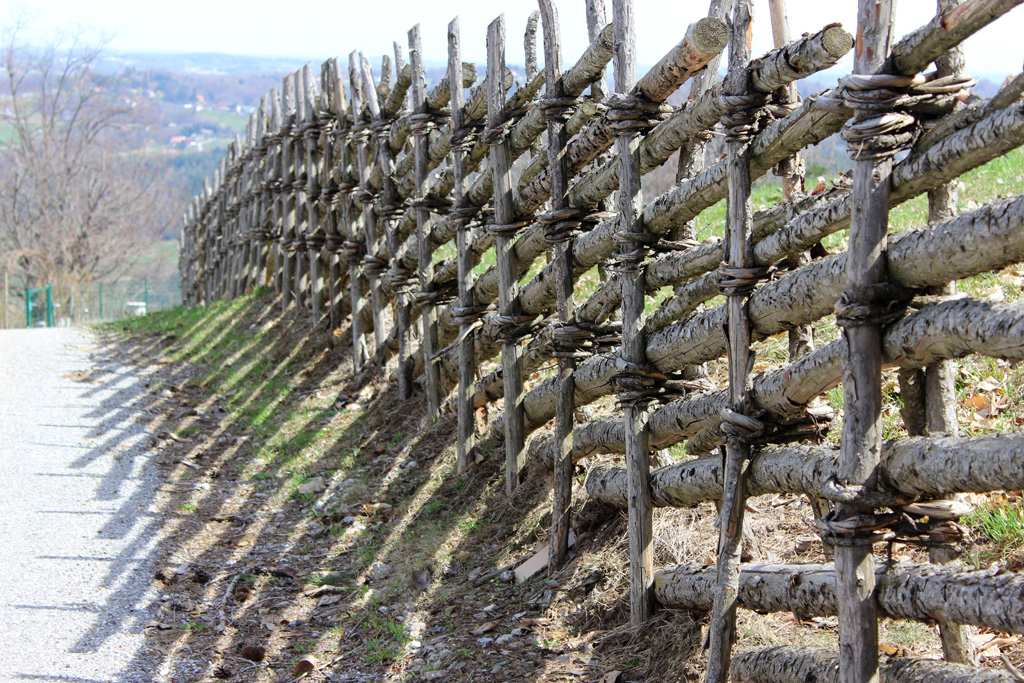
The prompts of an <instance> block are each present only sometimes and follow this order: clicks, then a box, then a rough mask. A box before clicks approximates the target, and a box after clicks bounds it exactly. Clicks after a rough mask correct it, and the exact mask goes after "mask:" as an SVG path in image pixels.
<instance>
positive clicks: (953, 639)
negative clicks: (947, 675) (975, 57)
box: [900, 0, 978, 666]
mask: <svg viewBox="0 0 1024 683" xmlns="http://www.w3.org/2000/svg"><path fill="white" fill-rule="evenodd" d="M960 4H961V3H960V0H937V3H936V8H937V10H938V12H937V13H938V15H940V16H941V15H942V14H943V13H944V12H947V11H949V10H952V9H954V8H955V7H957V6H958V5H960ZM935 65H936V72H937V75H938V76H939V77H940V78H942V77H946V76H954V75H960V74H961V73H962V71H963V67H964V55H963V50H961V49H960V48H959V47H954V48H951V49H950V50H949V51H948V52H946V54H944V55H943V56H942V57H939V58H938V59H936V60H935ZM957 187H958V181H952V182H950V183H946V184H945V185H943V186H941V187H938V188H935V189H934V190H929V192H928V222H929V223H937V222H939V221H943V220H946V219H948V218H951V217H953V216H955V215H956V212H957V197H958V193H957ZM929 291H930V292H931V293H932V294H939V295H952V294H955V293H956V283H955V282H951V283H949V284H948V285H946V286H945V287H941V288H937V289H931V290H929ZM915 374H917V375H918V376H919V377H920V379H921V385H922V389H923V391H921V392H920V396H919V399H920V400H919V401H914V402H907V403H904V409H909V410H911V411H914V410H916V409H918V408H919V409H920V413H921V415H922V417H923V418H924V427H925V429H926V431H927V432H928V433H932V434H938V433H941V434H950V435H953V436H956V435H957V432H958V422H957V415H956V393H955V386H954V383H955V379H956V362H955V361H952V360H943V361H939V362H937V363H935V364H934V365H931V366H929V367H927V368H925V369H924V371H923V372H922V371H916V373H915ZM903 377H904V373H903V372H901V373H900V382H901V392H900V393H901V394H902V381H903ZM908 403H909V405H908ZM958 554H959V553H957V552H956V551H955V550H954V549H953V548H952V547H943V546H933V547H930V548H929V549H928V559H929V560H931V561H932V562H934V563H936V564H949V563H951V562H954V561H956V560H957V558H958ZM939 638H940V640H941V641H942V654H943V657H944V658H945V659H946V661H947V662H953V663H956V664H970V665H974V666H977V665H978V656H977V654H976V652H975V648H974V647H973V646H972V644H971V640H970V634H969V633H968V630H967V629H966V628H965V627H963V626H961V625H960V624H956V623H951V622H940V623H939Z"/></svg>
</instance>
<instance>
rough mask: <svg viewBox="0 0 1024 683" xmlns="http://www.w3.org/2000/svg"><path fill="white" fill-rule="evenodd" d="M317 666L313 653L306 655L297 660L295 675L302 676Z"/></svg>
mask: <svg viewBox="0 0 1024 683" xmlns="http://www.w3.org/2000/svg"><path fill="white" fill-rule="evenodd" d="M315 668H316V660H315V659H314V658H313V657H312V656H311V655H306V656H305V657H303V658H302V659H300V660H299V661H297V662H295V667H294V668H293V669H292V675H293V676H301V675H302V674H305V673H309V672H310V671H312V670H313V669H315Z"/></svg>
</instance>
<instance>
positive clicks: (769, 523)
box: [107, 301, 1024, 683]
mask: <svg viewBox="0 0 1024 683" xmlns="http://www.w3.org/2000/svg"><path fill="white" fill-rule="evenodd" d="M257 303H258V306H255V307H252V308H250V309H248V310H246V311H245V312H243V313H242V314H240V315H239V317H238V319H237V320H234V321H232V328H233V329H248V330H252V329H257V330H261V331H262V332H263V333H264V337H265V338H267V339H272V340H273V342H272V343H268V344H267V345H266V347H265V348H260V349H257V350H252V349H250V350H248V351H245V350H244V349H240V350H239V352H238V354H237V356H236V360H234V361H232V362H236V363H238V364H239V366H240V367H242V366H244V364H245V363H249V362H252V356H254V355H255V356H258V357H259V358H260V360H261V361H262V362H263V363H264V365H265V366H266V367H269V368H273V369H274V370H273V372H274V373H276V374H275V376H277V375H281V374H287V372H290V371H283V370H281V369H282V368H285V367H293V365H289V364H290V363H292V364H294V363H296V362H297V363H298V364H299V365H301V366H302V367H303V368H304V370H303V371H302V372H296V373H294V377H291V380H290V383H289V387H288V389H287V391H286V392H282V393H281V395H280V397H279V398H278V399H275V400H274V401H273V402H271V408H270V410H271V411H272V412H273V413H274V414H276V415H279V416H285V415H289V414H290V415H301V416H302V419H303V420H304V427H303V429H300V430H297V431H295V432H294V433H288V434H276V435H274V434H268V433H265V432H264V431H261V430H262V428H261V429H253V428H252V426H251V425H247V424H245V421H244V420H242V419H240V418H239V417H238V408H237V406H238V403H239V401H238V399H239V397H243V396H244V397H248V396H254V395H256V394H258V393H259V392H261V391H264V390H266V389H265V387H266V386H269V380H268V379H267V378H266V377H265V373H266V372H270V371H267V370H264V371H263V373H264V374H260V373H249V375H248V376H245V375H244V374H243V377H244V378H243V379H240V380H238V381H237V383H236V384H235V386H234V388H233V389H231V390H229V391H228V393H220V394H211V393H210V391H211V385H210V384H209V383H208V381H207V380H206V379H204V377H206V376H207V373H208V372H209V370H210V368H209V367H208V366H206V365H204V361H203V359H201V358H200V359H196V360H194V361H193V362H191V363H177V362H171V361H170V360H167V359H169V358H170V357H171V356H172V354H174V353H176V352H180V351H181V350H182V349H183V348H184V347H185V346H186V345H187V344H189V343H190V337H189V335H188V334H186V333H184V332H181V333H179V332H171V333H167V332H166V331H162V332H158V333H154V332H150V333H144V334H138V333H136V334H132V335H123V334H118V335H112V336H110V337H109V338H108V342H107V343H108V344H109V345H111V346H114V347H117V348H118V349H119V351H121V352H128V353H130V354H131V355H133V356H135V357H143V358H144V357H149V358H158V359H164V360H166V362H165V363H164V364H163V368H164V371H163V373H162V381H163V383H162V386H164V387H166V388H164V389H161V390H160V391H159V392H157V393H155V394H154V395H153V396H152V397H151V400H150V402H149V405H147V406H146V410H147V411H149V412H150V414H151V415H153V416H154V420H155V423H159V424H160V425H161V426H160V427H159V428H157V429H154V431H155V432H156V433H158V434H160V435H161V437H160V444H159V447H160V450H161V452H160V456H159V465H160V467H161V468H162V469H163V471H164V477H165V482H166V483H165V485H164V486H163V487H161V488H162V496H163V497H162V499H161V501H160V505H161V507H162V510H163V512H164V515H165V519H166V523H165V529H164V532H163V533H164V539H165V540H164V541H163V544H162V556H161V558H160V562H159V563H158V566H159V567H160V569H159V570H158V571H157V572H156V573H155V575H154V578H153V581H154V584H155V587H156V588H157V590H158V591H159V593H160V605H161V614H160V616H159V617H158V618H157V619H155V620H154V621H153V622H151V623H150V624H149V626H148V628H147V629H146V630H147V635H148V638H149V643H150V645H151V647H152V648H153V649H154V650H155V651H156V652H157V653H158V654H159V655H160V657H161V669H160V672H159V675H160V677H161V680H167V681H173V682H176V683H184V682H194V681H217V680H229V681H293V680H308V681H323V680H330V681H419V680H445V681H531V682H534V681H602V682H607V683H614V682H615V681H698V680H700V679H701V677H702V671H703V664H702V658H703V656H704V655H703V652H702V644H703V634H702V627H703V626H705V625H706V616H705V615H703V614H691V613H686V612H680V611H673V610H665V609H662V610H660V611H659V612H657V614H656V616H655V618H654V619H653V620H652V621H651V622H650V623H649V624H647V625H645V626H644V627H643V628H641V629H631V628H630V627H629V614H628V540H627V536H626V526H625V515H624V512H620V511H617V510H610V509H607V508H603V507H600V506H598V505H596V504H594V503H592V502H589V501H588V500H587V498H586V493H585V491H584V490H583V489H582V482H583V478H584V477H583V474H584V473H585V470H584V468H582V467H581V468H579V469H578V473H577V474H578V476H577V478H576V487H575V488H576V490H575V491H574V501H575V502H574V508H573V528H574V530H575V532H576V534H577V537H578V540H577V541H576V544H575V546H574V548H573V550H572V552H571V553H570V557H569V560H568V562H567V564H566V565H565V566H564V567H563V569H562V570H561V571H559V572H558V573H556V574H554V575H552V576H548V575H547V572H546V571H540V572H538V573H537V574H536V575H535V576H533V577H532V578H530V579H528V580H526V581H524V582H522V583H519V582H517V581H516V579H515V578H514V576H513V575H512V571H511V570H512V569H514V568H515V567H517V566H519V564H521V563H522V562H523V561H524V560H526V559H528V558H529V557H531V556H532V555H533V554H534V553H535V552H536V551H537V549H538V546H540V545H542V544H543V542H544V541H546V538H547V532H548V529H549V528H550V488H551V487H550V476H549V474H548V473H547V472H544V471H539V470H536V469H535V470H528V471H527V472H526V473H525V476H524V478H523V484H522V485H520V486H519V488H518V489H517V490H516V491H515V493H514V494H513V495H512V496H511V497H506V495H505V492H504V484H503V481H502V477H503V458H502V451H501V446H500V444H495V443H493V442H490V441H485V442H483V443H482V444H481V446H480V448H479V452H478V455H477V458H476V461H475V462H474V464H473V465H472V466H471V467H470V469H469V470H468V472H467V473H466V474H465V475H463V476H456V475H455V474H454V471H453V470H454V461H455V453H454V436H455V420H454V416H453V415H451V414H449V413H446V414H444V415H442V416H441V418H440V419H438V420H437V421H436V422H434V423H430V422H429V421H428V420H426V419H425V418H424V412H425V409H424V401H423V399H422V393H420V392H417V393H416V394H415V395H414V397H413V398H412V399H410V400H408V401H400V400H399V398H398V395H397V386H396V385H395V384H393V383H389V382H386V381H384V380H382V379H380V377H384V376H386V375H385V374H384V373H379V376H375V375H374V372H373V370H372V369H370V370H368V371H366V372H364V373H363V374H360V375H353V374H352V371H351V361H350V359H349V358H348V348H349V343H348V341H347V339H344V338H342V337H339V336H336V335H332V334H329V333H328V332H327V330H326V329H325V328H322V327H321V328H316V329H310V326H309V325H305V324H302V323H301V322H296V321H294V320H292V319H290V318H284V319H282V318H281V317H280V316H279V315H278V312H277V307H276V306H269V307H268V306H267V303H266V301H258V302H257ZM179 334H180V336H179ZM310 402H315V403H316V405H317V406H320V407H318V408H317V409H315V410H313V409H310V408H308V406H309V405H311V403H310ZM303 406H307V408H303ZM304 410H305V411H306V412H305V413H304V412H303V411H304ZM492 410H493V408H492ZM481 419H485V415H484V414H481ZM282 420H284V418H283V417H282ZM285 423H286V421H285V422H283V423H282V424H285ZM481 426H483V425H481ZM280 428H281V429H283V427H280ZM275 439H276V440H275ZM271 442H272V443H275V444H278V445H277V446H276V452H277V453H278V454H279V455H278V456H277V459H276V460H273V461H269V462H260V461H259V459H258V458H256V457H255V456H256V454H257V453H265V452H266V448H265V446H266V444H267V443H271ZM300 452H301V453H304V454H305V455H303V456H301V459H295V458H299V453H300ZM290 458H292V459H291V460H290ZM600 461H601V459H597V458H595V459H593V460H592V461H588V462H587V463H586V466H587V467H589V466H593V465H595V464H599V462H600ZM604 461H605V462H607V461H608V460H604ZM289 468H292V469H291V470H289ZM297 470H301V476H299V475H297V474H296V471H297ZM751 510H752V511H753V514H751V515H750V518H751V519H752V531H753V537H754V538H755V539H757V540H758V541H759V542H758V543H757V544H756V546H757V547H754V548H752V552H754V553H755V555H756V556H757V557H758V558H760V559H762V560H764V561H773V562H774V561H779V562H821V561H824V559H825V558H824V555H823V548H822V546H821V543H820V542H819V540H818V538H817V536H816V535H815V534H814V532H813V530H812V527H811V520H812V519H813V515H812V513H811V510H810V506H809V504H808V502H807V501H806V500H805V499H803V498H801V497H797V496H768V497H762V498H758V499H756V500H753V501H751ZM714 524H715V509H714V507H713V506H712V505H710V504H708V505H704V506H700V507H698V508H696V509H690V510H658V511H657V512H656V520H655V537H656V539H657V542H656V549H655V552H656V565H657V566H665V565H672V564H676V563H679V562H684V561H690V562H698V563H705V564H713V562H714V548H715V542H714V539H715V538H716V536H717V531H716V530H715V526H714ZM883 551H884V549H883ZM894 553H895V555H896V557H897V558H913V559H915V560H918V561H924V559H926V555H925V554H924V552H923V551H920V550H917V549H912V548H909V549H908V548H897V549H896V550H895V551H894ZM1010 561H1013V560H1012V558H1011V560H1010ZM1016 561H1017V562H1019V561H1020V560H1019V559H1018V560H1016ZM741 612H742V613H741V615H740V619H739V642H738V646H737V647H738V648H744V647H751V646H763V645H775V644H782V643H788V644H802V645H816V646H822V647H830V648H835V647H836V644H837V643H836V641H837V620H836V619H835V618H820V619H813V620H810V621H806V620H801V619H798V618H796V617H794V616H793V615H779V614H776V615H757V614H752V613H748V612H743V611H741ZM997 636H998V637H1003V634H981V637H980V638H979V642H986V643H987V642H990V641H992V639H993V638H994V637H997ZM881 642H882V644H883V650H884V651H885V652H886V653H888V654H890V655H904V654H906V655H913V656H926V657H940V656H941V649H940V644H939V639H938V634H937V628H936V627H935V626H928V625H921V624H910V623H905V622H899V623H895V622H893V623H889V622H887V623H885V624H883V626H882V633H881ZM998 645H1002V647H1003V651H1004V652H1005V653H1009V656H1010V658H1011V660H1012V661H1015V662H1017V663H1018V664H1019V663H1020V662H1021V660H1022V659H1024V647H1022V645H1021V643H1020V639H1019V638H1013V637H1010V638H1008V639H1006V640H1005V641H1004V642H1000V643H997V646H998ZM998 649H999V648H998V647H995V648H990V651H989V655H992V654H998ZM993 650H994V652H993ZM985 663H986V664H988V665H990V666H991V665H995V666H998V665H999V660H998V659H994V658H992V657H989V658H988V659H987V660H986V661H985Z"/></svg>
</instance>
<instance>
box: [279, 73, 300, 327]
mask: <svg viewBox="0 0 1024 683" xmlns="http://www.w3.org/2000/svg"><path fill="white" fill-rule="evenodd" d="M298 75H299V74H298V72H297V71H296V72H294V73H290V74H288V75H287V76H285V77H284V81H283V82H282V85H281V128H282V132H283V133H284V134H283V135H282V137H281V199H280V202H281V313H285V312H287V311H288V306H289V305H291V302H292V278H293V275H292V264H293V262H294V260H295V257H294V255H293V254H294V252H293V251H292V242H293V240H294V238H295V223H296V218H295V213H296V211H295V191H294V189H293V188H292V185H293V183H294V180H295V171H296V163H295V144H294V139H295V128H296V125H297V123H298V121H297V116H296V107H295V99H296V94H295V93H296V90H297V87H298V83H297V81H298Z"/></svg>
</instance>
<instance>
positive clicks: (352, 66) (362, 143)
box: [348, 52, 386, 348]
mask: <svg viewBox="0 0 1024 683" xmlns="http://www.w3.org/2000/svg"><path fill="white" fill-rule="evenodd" d="M348 60H349V62H348V73H349V84H350V85H351V87H352V93H351V97H352V116H353V118H354V120H355V121H356V123H355V124H354V125H353V127H352V128H353V140H354V145H355V148H356V164H357V165H358V167H359V189H360V191H361V192H368V193H372V188H371V187H370V152H369V150H368V149H367V144H366V143H367V138H368V137H369V132H368V129H369V126H368V124H366V123H365V122H364V121H363V120H362V119H363V116H364V114H363V107H364V106H366V105H365V103H364V94H365V96H366V97H365V99H366V100H367V101H368V100H370V99H372V98H373V97H374V96H375V95H374V92H373V90H367V89H364V88H363V87H360V83H361V81H362V65H361V62H362V58H361V56H359V55H358V53H356V52H352V53H350V54H349V56H348ZM362 207H363V208H362V214H363V238H364V240H365V247H366V253H367V254H376V253H377V252H378V251H379V250H380V245H379V236H378V230H377V215H376V213H374V210H373V205H372V204H371V203H369V202H362ZM366 279H367V280H368V281H369V283H370V303H371V306H372V311H373V340H374V348H380V347H381V345H382V344H383V342H384V340H385V338H386V337H385V335H384V297H383V294H382V292H381V289H380V276H379V275H378V274H377V273H376V272H373V271H371V272H370V273H368V274H366Z"/></svg>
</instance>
